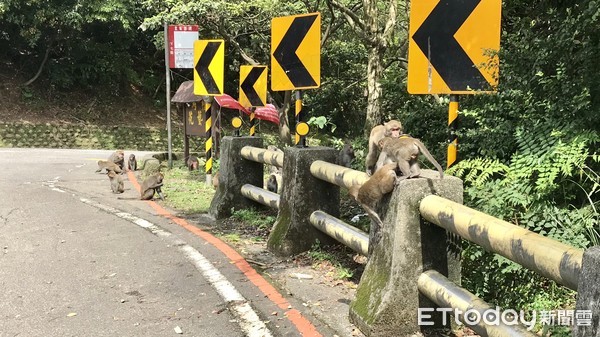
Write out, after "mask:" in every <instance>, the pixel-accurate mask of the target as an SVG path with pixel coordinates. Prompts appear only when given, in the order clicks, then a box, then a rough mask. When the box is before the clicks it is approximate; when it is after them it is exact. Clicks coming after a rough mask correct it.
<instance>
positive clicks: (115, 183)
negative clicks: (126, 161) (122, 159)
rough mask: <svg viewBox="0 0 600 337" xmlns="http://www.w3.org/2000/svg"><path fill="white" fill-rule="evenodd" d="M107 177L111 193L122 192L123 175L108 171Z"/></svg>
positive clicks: (123, 190)
mask: <svg viewBox="0 0 600 337" xmlns="http://www.w3.org/2000/svg"><path fill="white" fill-rule="evenodd" d="M107 175H108V179H109V180H110V188H111V189H112V192H113V193H123V192H125V189H124V188H123V177H122V176H121V175H120V174H116V173H115V171H110V170H109V171H108V173H107Z"/></svg>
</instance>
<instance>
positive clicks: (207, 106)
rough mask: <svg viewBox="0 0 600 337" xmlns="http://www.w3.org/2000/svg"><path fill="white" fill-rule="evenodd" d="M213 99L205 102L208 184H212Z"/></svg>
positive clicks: (205, 166)
mask: <svg viewBox="0 0 600 337" xmlns="http://www.w3.org/2000/svg"><path fill="white" fill-rule="evenodd" d="M212 101H213V99H212V97H210V96H209V97H208V98H207V99H206V101H204V105H203V108H204V127H205V131H206V144H205V148H204V149H205V155H206V163H205V164H204V169H205V171H206V184H207V185H210V184H212V164H213V163H212V146H213V141H212V111H211V105H212Z"/></svg>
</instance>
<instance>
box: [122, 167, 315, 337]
mask: <svg viewBox="0 0 600 337" xmlns="http://www.w3.org/2000/svg"><path fill="white" fill-rule="evenodd" d="M127 177H128V178H129V181H130V182H131V184H132V185H133V187H134V188H135V189H136V190H138V191H140V184H139V183H138V182H137V179H136V178H135V174H134V173H133V172H131V171H127ZM146 202H147V203H148V204H149V205H150V206H151V207H152V208H153V209H154V210H155V211H156V212H157V213H158V215H160V216H162V217H165V218H167V219H169V220H171V221H173V222H174V223H176V224H178V225H179V226H181V227H183V228H185V229H187V230H188V231H190V232H192V233H193V234H195V235H197V236H199V237H200V238H202V239H204V240H206V241H207V242H209V243H210V244H212V245H213V246H214V247H215V248H217V249H218V250H220V251H221V252H222V253H223V254H225V256H227V258H229V259H230V260H231V261H232V262H233V263H234V264H235V266H236V267H237V268H238V269H239V270H240V271H241V272H242V273H244V275H245V276H246V278H248V280H250V282H252V284H254V285H255V286H256V287H257V288H258V289H259V290H260V291H261V292H262V293H263V294H264V295H265V296H266V297H267V298H268V299H269V300H270V301H271V302H273V303H275V304H276V305H277V306H278V307H279V308H281V309H283V310H287V311H285V313H284V316H285V317H287V319H289V320H290V322H292V324H294V326H295V327H296V329H297V330H298V331H299V332H300V333H301V334H302V336H307V337H308V336H314V337H322V335H321V333H319V332H318V331H317V328H316V327H315V326H314V325H313V324H312V323H311V322H310V321H309V320H308V319H306V318H305V317H304V316H302V313H300V311H298V310H297V309H291V306H290V303H289V302H288V301H287V300H286V299H285V298H284V297H283V296H282V295H281V294H280V293H279V292H278V291H277V289H275V287H273V286H272V285H271V284H270V283H269V282H268V281H267V280H265V278H264V277H262V276H261V275H260V274H259V273H258V272H257V271H256V270H255V269H254V268H252V266H251V265H250V264H249V263H248V261H246V259H244V257H243V256H241V255H240V254H239V253H238V252H237V251H235V250H234V249H233V248H231V247H230V246H229V245H227V244H226V243H225V242H223V241H222V240H221V239H219V238H217V237H216V236H214V235H212V234H210V233H208V232H205V231H203V230H202V229H200V228H198V227H196V226H194V225H191V224H189V223H188V222H187V221H186V220H185V219H182V218H179V217H177V216H175V215H173V214H171V213H170V212H169V211H168V210H166V209H165V208H163V207H162V206H160V205H159V204H157V203H156V202H154V201H152V200H147V201H146Z"/></svg>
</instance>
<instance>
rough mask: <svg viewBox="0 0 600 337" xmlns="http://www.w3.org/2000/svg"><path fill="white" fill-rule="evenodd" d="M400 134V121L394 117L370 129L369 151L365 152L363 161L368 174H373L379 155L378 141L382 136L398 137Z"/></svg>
mask: <svg viewBox="0 0 600 337" xmlns="http://www.w3.org/2000/svg"><path fill="white" fill-rule="evenodd" d="M401 134H402V123H400V122H398V121H397V120H395V119H392V120H391V121H389V122H387V123H383V125H377V126H375V127H374V128H373V129H371V134H370V135H369V152H368V153H367V158H366V163H365V167H366V171H367V174H368V175H371V174H373V169H374V168H375V163H377V157H378V156H379V146H378V144H379V141H380V140H381V139H382V138H383V137H392V138H398V137H400V135H401Z"/></svg>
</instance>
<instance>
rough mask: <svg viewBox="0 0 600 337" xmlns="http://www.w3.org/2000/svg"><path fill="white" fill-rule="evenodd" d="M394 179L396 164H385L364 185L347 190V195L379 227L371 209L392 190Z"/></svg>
mask: <svg viewBox="0 0 600 337" xmlns="http://www.w3.org/2000/svg"><path fill="white" fill-rule="evenodd" d="M396 178H397V176H396V163H391V164H386V165H384V166H383V167H381V168H380V169H379V170H377V171H376V172H375V173H374V174H373V175H372V176H371V177H370V178H369V180H367V181H366V182H365V183H364V184H362V185H354V186H352V187H350V189H349V194H350V195H351V196H352V197H354V199H355V200H356V201H357V202H358V203H359V204H360V205H361V206H362V207H363V208H364V210H365V211H366V212H367V214H369V217H370V218H371V219H372V220H373V221H375V223H377V225H378V226H379V227H382V226H383V222H382V221H381V219H380V218H379V215H377V212H375V210H374V209H373V208H374V207H375V204H377V202H378V201H379V200H381V198H382V197H383V195H384V194H387V193H390V192H391V191H393V190H394V186H396Z"/></svg>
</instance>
